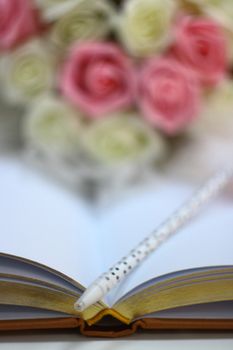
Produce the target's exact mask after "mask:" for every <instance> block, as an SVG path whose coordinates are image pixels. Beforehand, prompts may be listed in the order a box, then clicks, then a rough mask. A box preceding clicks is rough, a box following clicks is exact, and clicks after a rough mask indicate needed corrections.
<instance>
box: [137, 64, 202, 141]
mask: <svg viewBox="0 0 233 350" xmlns="http://www.w3.org/2000/svg"><path fill="white" fill-rule="evenodd" d="M138 101H139V105H140V108H141V110H142V113H143V116H144V117H145V119H147V120H148V121H149V122H150V123H151V124H152V125H154V126H156V127H157V128H158V129H161V130H163V131H164V132H165V133H167V134H175V133H177V132H179V131H181V130H182V129H183V128H184V127H185V126H187V125H188V124H189V123H190V122H191V121H192V120H193V119H194V118H196V117H197V113H198V107H199V104H200V89H199V83H198V80H197V78H196V75H194V73H193V72H192V71H190V70H189V69H187V68H186V67H185V66H183V65H182V64H181V63H179V62H178V61H176V60H175V59H173V58H152V59H150V60H149V61H148V62H147V63H146V64H145V65H144V66H143V67H142V70H141V72H140V73H139V88H138Z"/></svg>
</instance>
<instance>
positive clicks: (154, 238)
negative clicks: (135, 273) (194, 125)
mask: <svg viewBox="0 0 233 350" xmlns="http://www.w3.org/2000/svg"><path fill="white" fill-rule="evenodd" d="M232 177H233V168H232V167H231V168H230V167H229V168H226V169H224V170H222V171H219V172H218V173H217V174H216V175H215V176H213V177H212V178H210V179H209V180H208V181H207V182H206V183H205V184H204V185H203V186H202V187H201V188H200V189H199V190H198V191H197V192H196V193H195V194H194V195H193V196H192V197H191V199H190V200H189V201H187V202H186V203H185V204H184V205H182V206H181V207H180V208H179V209H178V210H177V211H176V212H175V213H174V214H173V215H172V216H171V217H169V218H168V220H166V221H165V222H164V223H163V224H162V225H161V226H160V227H159V228H158V229H156V230H155V231H154V232H152V233H151V234H150V235H149V236H148V237H147V238H145V239H144V240H143V241H142V242H141V243H140V244H138V246H137V247H136V248H134V249H133V250H131V252H130V253H129V255H128V256H126V257H123V258H122V259H121V260H120V261H118V262H117V263H116V264H115V265H114V266H113V267H112V268H110V270H109V271H107V272H105V273H104V274H102V275H101V276H100V277H99V278H97V280H95V281H94V283H92V284H91V285H90V287H89V288H87V289H86V291H85V292H84V293H83V294H82V296H81V297H80V298H79V299H78V300H77V301H76V303H75V304H74V308H75V310H77V311H80V312H81V311H84V310H85V309H86V308H87V307H89V306H91V305H93V304H95V303H96V302H98V301H100V300H101V299H102V298H103V297H104V296H105V295H106V294H107V293H108V292H109V291H110V290H111V289H112V288H113V287H115V286H116V284H117V283H119V282H120V281H122V280H123V279H124V278H125V277H126V276H127V275H128V274H129V273H130V272H131V271H132V270H133V269H134V268H135V267H136V266H138V265H139V264H140V263H141V262H142V261H143V260H144V259H145V258H146V257H147V256H148V255H149V254H150V253H152V252H153V251H154V250H155V249H156V248H157V247H158V246H159V245H160V244H161V243H163V242H164V241H165V240H166V239H167V238H169V237H170V236H171V235H173V234H174V233H176V232H177V231H178V230H179V229H180V228H182V227H183V226H184V225H185V224H186V223H187V222H189V221H190V220H191V219H192V218H193V217H194V216H195V215H196V214H197V213H198V212H199V211H200V209H201V208H202V207H203V206H204V205H206V204H207V203H208V202H209V201H210V200H211V199H212V198H213V197H215V196H216V195H217V194H219V193H220V192H221V191H222V190H223V188H224V187H225V186H226V185H227V184H228V183H229V181H230V180H231V178H232Z"/></svg>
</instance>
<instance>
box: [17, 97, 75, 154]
mask: <svg viewBox="0 0 233 350" xmlns="http://www.w3.org/2000/svg"><path fill="white" fill-rule="evenodd" d="M23 134H24V138H25V141H26V144H27V146H28V147H29V148H30V147H32V148H35V149H37V150H39V151H41V152H42V153H43V154H45V156H48V157H51V159H53V158H56V157H60V158H62V157H64V158H67V157H71V156H77V155H78V154H79V151H80V135H81V115H80V113H79V112H78V111H76V110H74V109H73V108H72V107H71V106H70V105H68V104H67V103H66V102H64V101H63V100H61V98H59V97H54V96H46V97H43V98H41V99H38V100H37V101H35V103H34V104H32V105H31V107H30V109H29V111H28V113H27V115H26V117H25V120H24V125H23Z"/></svg>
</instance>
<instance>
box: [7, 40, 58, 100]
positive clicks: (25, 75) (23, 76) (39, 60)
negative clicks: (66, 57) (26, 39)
mask: <svg viewBox="0 0 233 350" xmlns="http://www.w3.org/2000/svg"><path fill="white" fill-rule="evenodd" d="M55 61H56V60H55V57H54V55H53V54H52V53H51V52H50V50H49V48H48V47H47V45H46V43H44V42H43V41H39V40H38V41H37V40H35V41H31V42H30V43H28V44H26V45H24V46H21V47H20V48H19V49H17V50H15V51H13V52H12V53H11V54H9V55H8V56H6V57H5V58H4V59H3V60H2V62H1V71H2V76H3V82H4V84H5V85H4V86H5V90H4V91H5V94H6V97H7V98H9V100H10V101H12V102H17V103H21V102H22V103H25V102H26V103H30V102H31V100H32V99H33V98H36V97H38V96H40V95H42V94H44V93H46V92H48V91H49V90H50V89H51V88H52V86H53V80H54V75H55V73H54V69H55V65H56V64H55Z"/></svg>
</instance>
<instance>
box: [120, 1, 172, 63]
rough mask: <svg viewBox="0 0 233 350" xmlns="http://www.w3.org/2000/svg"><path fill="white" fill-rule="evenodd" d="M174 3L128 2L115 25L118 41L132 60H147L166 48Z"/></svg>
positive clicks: (169, 36) (170, 29) (170, 30)
mask: <svg viewBox="0 0 233 350" xmlns="http://www.w3.org/2000/svg"><path fill="white" fill-rule="evenodd" d="M175 3H176V2H175V1H174V0H128V1H125V2H124V4H123V10H122V13H121V14H120V15H119V19H118V21H117V26H116V27H117V30H118V33H119V37H120V39H121V41H122V42H123V44H124V45H125V47H126V48H127V49H128V51H129V52H131V53H132V54H133V55H135V56H143V57H144V56H148V55H151V54H153V53H155V52H159V51H160V50H163V49H164V48H166V46H167V45H168V43H169V42H170V39H171V35H172V21H173V18H174V15H175V12H176V5H175Z"/></svg>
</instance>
